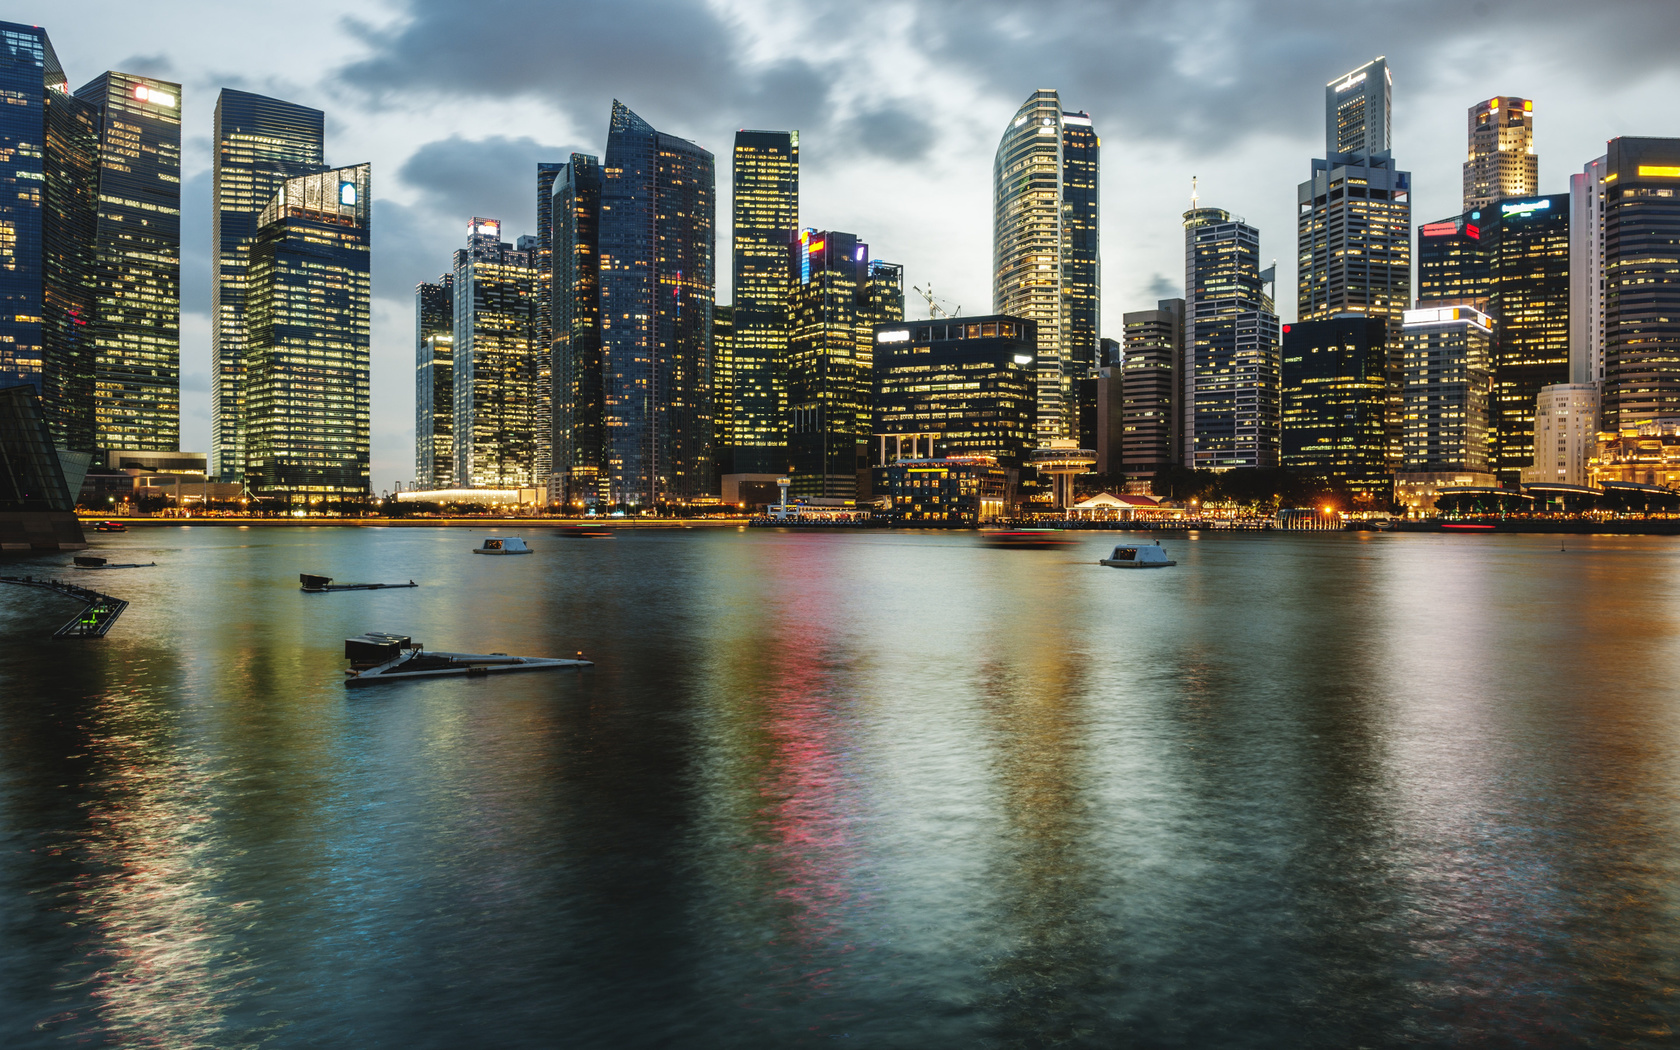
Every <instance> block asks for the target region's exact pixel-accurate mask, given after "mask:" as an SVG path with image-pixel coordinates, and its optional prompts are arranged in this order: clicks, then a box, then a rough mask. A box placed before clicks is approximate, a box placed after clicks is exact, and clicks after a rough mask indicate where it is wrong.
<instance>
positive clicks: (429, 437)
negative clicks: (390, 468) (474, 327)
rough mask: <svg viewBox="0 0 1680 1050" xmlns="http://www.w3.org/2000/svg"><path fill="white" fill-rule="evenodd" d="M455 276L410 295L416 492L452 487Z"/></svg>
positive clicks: (453, 466) (416, 288) (453, 453)
mask: <svg viewBox="0 0 1680 1050" xmlns="http://www.w3.org/2000/svg"><path fill="white" fill-rule="evenodd" d="M454 349H455V275H454V274H451V273H446V274H444V275H443V276H442V277H440V278H438V282H437V283H436V284H424V283H422V284H419V285H416V286H415V289H414V487H415V488H422V489H441V488H448V487H449V486H450V485H452V484H454V478H455V447H454V438H453V433H454V426H453V423H454V413H455V380H454V367H453V366H454Z"/></svg>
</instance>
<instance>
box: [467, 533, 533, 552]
mask: <svg viewBox="0 0 1680 1050" xmlns="http://www.w3.org/2000/svg"><path fill="white" fill-rule="evenodd" d="M473 553H474V554H530V553H531V548H529V547H527V546H525V541H524V540H522V539H520V538H519V537H518V536H503V537H492V538H489V539H486V540H485V541H484V542H483V543H482V544H480V545H479V546H477V547H474V548H473Z"/></svg>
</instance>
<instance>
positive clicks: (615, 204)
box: [457, 101, 717, 506]
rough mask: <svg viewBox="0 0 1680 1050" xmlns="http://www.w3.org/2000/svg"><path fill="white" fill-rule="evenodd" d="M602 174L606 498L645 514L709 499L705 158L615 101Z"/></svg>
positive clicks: (710, 245)
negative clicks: (642, 508) (643, 510)
mask: <svg viewBox="0 0 1680 1050" xmlns="http://www.w3.org/2000/svg"><path fill="white" fill-rule="evenodd" d="M601 172H602V175H603V179H602V189H601V227H600V245H601V317H602V325H601V353H602V373H603V375H604V376H605V390H604V394H605V397H604V401H605V411H604V417H605V424H606V441H605V444H606V462H605V464H604V466H605V469H606V472H607V477H608V484H609V495H610V499H611V501H612V502H614V503H625V504H629V505H632V506H653V505H655V504H658V503H662V502H667V501H671V502H682V501H686V500H691V499H694V498H696V497H700V496H707V495H715V494H716V492H715V488H716V478H715V474H714V472H713V470H712V390H711V385H712V378H711V359H710V354H711V341H712V299H713V295H714V292H715V280H714V270H713V258H714V247H715V243H714V242H715V226H716V221H717V207H716V192H717V188H716V180H715V175H714V172H713V165H712V155H711V154H710V153H708V152H707V151H706V150H703V149H701V148H700V147H699V146H696V145H695V144H694V143H692V142H689V141H688V140H686V139H680V138H677V137H676V136H674V135H667V134H664V133H663V132H660V131H656V130H655V129H654V128H653V127H652V126H651V125H649V124H648V123H647V122H646V121H645V120H643V119H642V118H641V117H638V116H637V115H636V114H635V113H633V112H631V111H630V110H629V109H628V108H627V107H625V106H624V105H623V104H622V103H620V102H617V101H615V102H613V107H612V121H611V124H610V127H609V129H608V133H607V155H606V162H605V164H603V165H602V168H601ZM457 345H458V344H457Z"/></svg>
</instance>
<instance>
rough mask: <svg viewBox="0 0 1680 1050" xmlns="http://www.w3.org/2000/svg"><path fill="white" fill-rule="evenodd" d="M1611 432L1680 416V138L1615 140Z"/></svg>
mask: <svg viewBox="0 0 1680 1050" xmlns="http://www.w3.org/2000/svg"><path fill="white" fill-rule="evenodd" d="M1603 183H1604V187H1605V188H1604V191H1603V192H1604V202H1603V203H1604V222H1603V256H1602V259H1601V260H1600V261H1598V262H1597V264H1596V269H1597V270H1598V271H1599V273H1600V274H1602V279H1603V281H1604V323H1603V331H1604V350H1603V353H1604V392H1603V397H1602V406H1603V407H1602V412H1603V416H1604V420H1603V428H1604V429H1605V430H1607V431H1621V430H1624V429H1627V428H1630V427H1632V426H1633V425H1635V424H1638V423H1641V422H1643V421H1646V420H1652V419H1666V418H1672V417H1677V416H1680V282H1677V281H1675V279H1674V274H1675V273H1676V272H1680V139H1658V138H1617V139H1611V140H1610V142H1609V144H1608V146H1607V147H1606V149H1605V157H1604V176H1603Z"/></svg>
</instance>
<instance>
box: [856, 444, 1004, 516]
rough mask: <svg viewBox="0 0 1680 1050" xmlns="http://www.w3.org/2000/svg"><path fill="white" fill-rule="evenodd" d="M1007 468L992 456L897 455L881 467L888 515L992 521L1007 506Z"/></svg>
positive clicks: (1000, 514)
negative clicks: (924, 457) (933, 457)
mask: <svg viewBox="0 0 1680 1050" xmlns="http://www.w3.org/2000/svg"><path fill="white" fill-rule="evenodd" d="M1010 474H1011V472H1010V471H1009V470H1007V469H1006V468H1004V467H1002V466H1000V465H999V464H998V463H997V461H996V460H994V459H992V457H990V456H942V457H939V458H935V459H901V460H895V461H894V462H892V463H890V464H888V465H887V466H885V467H883V468H882V475H883V477H884V479H885V481H884V484H883V489H884V494H885V495H887V496H888V497H890V500H891V503H892V515H893V517H894V518H895V519H897V520H899V521H903V522H912V523H917V524H926V525H952V526H963V525H978V524H980V523H981V522H985V521H996V520H998V519H1000V518H1002V517H1003V516H1004V513H1005V510H1006V509H1007V507H1008V506H1009V491H1010V488H1011V483H1010Z"/></svg>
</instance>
